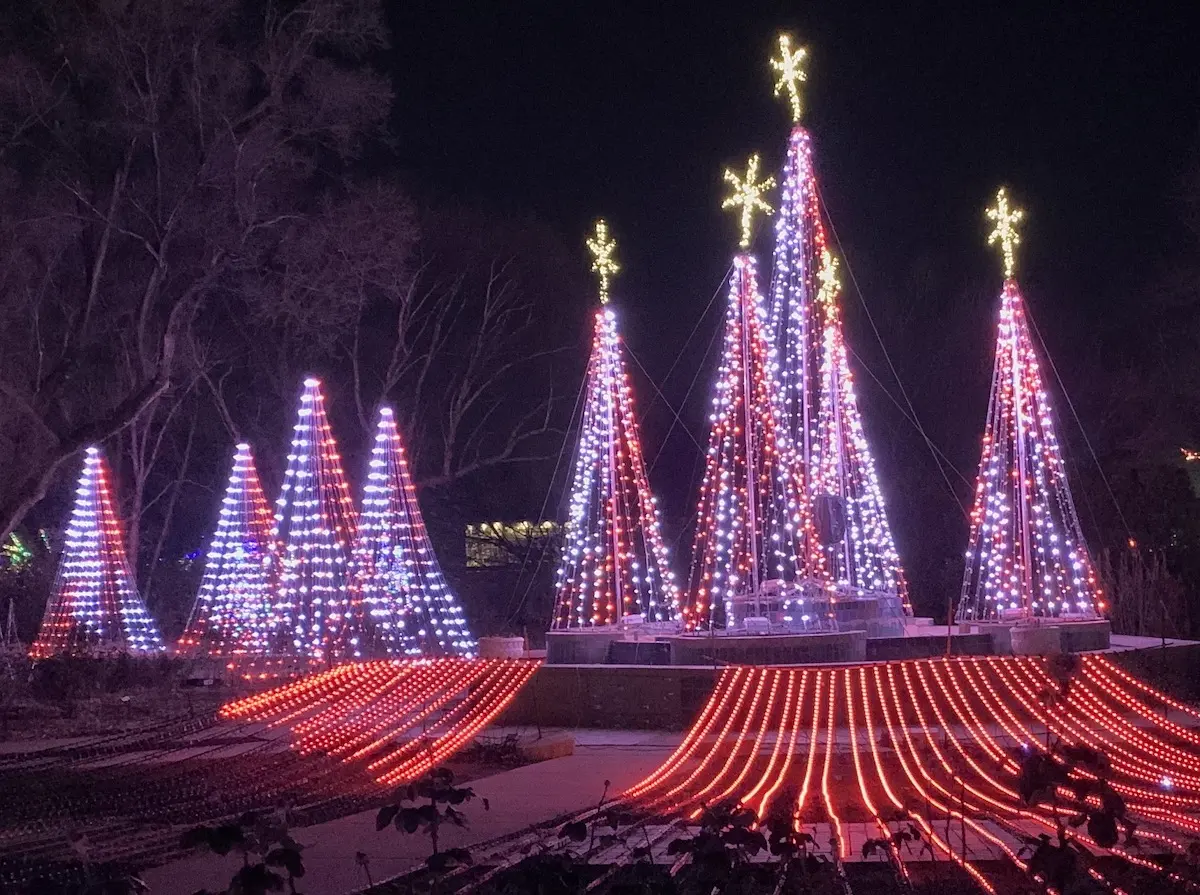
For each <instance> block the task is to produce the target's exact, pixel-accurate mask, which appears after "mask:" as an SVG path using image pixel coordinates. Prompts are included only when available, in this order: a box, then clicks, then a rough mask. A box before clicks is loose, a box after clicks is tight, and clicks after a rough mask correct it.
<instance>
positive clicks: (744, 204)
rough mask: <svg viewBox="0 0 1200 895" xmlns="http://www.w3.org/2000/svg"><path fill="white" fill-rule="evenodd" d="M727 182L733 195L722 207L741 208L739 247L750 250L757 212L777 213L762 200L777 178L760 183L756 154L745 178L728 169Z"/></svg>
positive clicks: (747, 168) (747, 164) (749, 163)
mask: <svg viewBox="0 0 1200 895" xmlns="http://www.w3.org/2000/svg"><path fill="white" fill-rule="evenodd" d="M725 182H726V183H727V184H729V185H730V186H732V187H733V195H731V196H728V197H726V199H725V201H724V202H722V203H721V207H722V208H741V210H742V211H741V214H742V239H741V241H740V242H739V243H738V246H739V247H740V248H743V249H748V248H750V234H751V232H752V231H753V229H754V213H755V212H756V211H761V212H762V213H763V214H766V215H770V214H774V213H775V209H774V208H772V207H771V206H770V205H768V204H767V203H766V201H765V200H764V199H763V198H762V194H763V193H765V192H766V191H767V190H769V189H773V188H774V186H775V178H774V177H768V178H767V179H766V180H764V181H762V182H761V183H759V182H758V153H757V152H756V153H754V155H752V156H750V161H749V162H747V163H746V174H745V176H744V177H738V176H737V175H736V174H734V173H733V172H732V171H730V170H729V169H728V168H726V169H725Z"/></svg>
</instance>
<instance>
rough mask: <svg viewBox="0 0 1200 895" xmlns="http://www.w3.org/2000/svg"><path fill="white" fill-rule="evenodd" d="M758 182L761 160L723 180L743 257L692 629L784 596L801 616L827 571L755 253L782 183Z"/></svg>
mask: <svg viewBox="0 0 1200 895" xmlns="http://www.w3.org/2000/svg"><path fill="white" fill-rule="evenodd" d="M757 175H758V157H757V156H753V157H752V158H751V159H750V164H749V167H748V168H747V172H746V176H745V177H744V178H741V177H738V176H737V175H735V174H733V172H731V171H728V170H727V171H726V172H725V180H726V182H728V183H729V184H730V185H731V186H732V187H733V189H734V193H733V195H732V196H730V197H729V198H728V199H726V200H725V202H724V205H723V207H725V208H736V209H738V210H739V213H740V215H741V242H740V248H741V249H742V251H741V253H739V254H738V255H737V256H735V258H734V261H733V276H732V278H731V280H730V285H729V306H728V309H727V311H726V316H725V332H724V342H723V350H722V355H721V363H720V367H719V370H718V373H717V382H716V387H715V389H714V394H713V403H712V413H711V415H710V416H709V422H710V430H709V443H708V451H707V456H706V461H705V471H704V481H703V484H702V485H701V490H700V501H699V505H698V510H697V518H696V534H695V541H694V544H693V551H692V566H691V576H690V593H691V594H692V603H691V605H690V606H689V608H688V611H687V619H686V621H687V624H688V627H689V628H692V629H695V628H697V627H701V626H705V625H717V626H720V625H725V626H732V625H734V624H736V623H738V621H740V619H739V618H738V616H739V615H741V616H743V617H744V616H750V615H753V616H759V615H761V614H762V612H763V608H764V607H763V597H764V596H767V595H770V597H771V598H772V600H773V599H774V597H775V595H776V593H778V592H779V591H780V589H781V588H782V589H783V590H786V591H787V593H786V594H784V595H783V597H782V599H783V601H784V602H786V603H788V604H791V606H792V608H794V609H795V610H796V612H797V614H802V613H803V612H804V598H803V596H802V592H801V590H800V589H799V586H800V585H801V584H802V582H804V580H805V579H812V578H814V577H819V574H820V571H821V569H820V564H821V558H820V555H819V553H818V552H817V551H816V539H815V534H816V532H815V529H814V525H813V518H812V512H811V504H810V502H809V499H808V495H807V491H806V488H805V484H804V476H803V469H802V468H801V466H800V465H799V464H798V463H797V462H796V460H795V457H794V451H793V446H792V443H791V440H790V438H789V436H788V433H787V429H786V427H785V426H784V425H783V420H782V413H781V406H780V400H779V385H778V383H777V382H776V381H775V379H774V374H775V369H776V362H775V357H774V351H773V349H772V347H771V343H770V341H769V339H768V337H767V328H766V322H767V321H766V312H765V309H764V306H763V305H764V303H763V298H762V295H761V294H760V292H759V289H758V274H757V262H756V261H755V258H754V256H753V255H751V254H750V253H749V252H748V251H747V250H748V249H749V247H750V233H751V225H752V221H753V215H754V213H755V212H756V211H762V212H765V213H769V212H770V211H771V208H770V206H769V205H767V204H766V202H764V201H763V199H762V197H761V194H762V193H763V192H764V191H765V190H767V189H770V187H771V186H772V185H773V184H774V181H773V180H772V179H770V178H768V179H767V180H766V181H764V182H761V183H759V182H756V178H757ZM802 617H803V618H804V621H807V620H808V619H807V617H806V616H802Z"/></svg>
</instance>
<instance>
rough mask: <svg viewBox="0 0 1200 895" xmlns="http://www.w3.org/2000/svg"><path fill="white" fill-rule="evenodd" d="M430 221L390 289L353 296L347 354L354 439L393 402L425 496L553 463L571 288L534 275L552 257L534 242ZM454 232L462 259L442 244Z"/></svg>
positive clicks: (550, 274)
mask: <svg viewBox="0 0 1200 895" xmlns="http://www.w3.org/2000/svg"><path fill="white" fill-rule="evenodd" d="M432 217H433V219H432V220H430V219H429V217H427V218H426V220H425V221H424V222H423V223H424V225H425V232H423V234H422V237H421V244H420V247H419V249H418V253H417V256H416V258H415V259H414V261H413V263H412V264H411V265H410V268H409V271H410V272H409V273H408V274H407V276H406V279H405V280H404V282H403V283H399V284H397V285H398V286H399V288H394V289H386V288H385V289H382V290H375V291H374V292H372V291H370V290H365V291H363V292H362V293H360V294H361V296H362V303H361V305H360V309H359V319H358V323H357V326H356V328H355V334H354V339H353V345H352V347H351V351H350V361H351V369H352V374H353V381H354V392H355V402H356V409H357V412H358V417H359V421H360V423H361V425H362V427H363V430H364V431H370V430H371V428H372V427H373V425H374V410H375V407H376V405H377V404H378V403H381V402H382V401H391V402H393V403H395V404H396V405H397V411H398V413H399V415H400V423H401V427H402V430H403V432H404V434H405V439H406V442H407V443H408V444H409V453H410V455H411V460H412V463H413V466H414V467H415V468H416V469H417V471H418V483H419V485H420V486H421V487H423V488H424V487H442V486H446V485H450V484H453V483H456V482H459V481H461V480H463V479H466V478H468V477H470V476H474V475H476V474H479V473H483V472H486V471H488V470H495V469H497V468H500V467H504V466H506V465H510V464H515V463H530V462H537V461H540V460H546V459H551V458H553V456H555V455H556V454H557V451H558V449H559V447H560V444H561V435H562V432H563V429H564V421H563V420H562V419H561V412H562V409H563V408H562V406H561V405H562V402H561V401H560V400H559V398H560V397H561V396H560V395H558V394H556V392H555V388H554V385H555V381H556V379H560V378H568V379H569V378H571V377H563V375H562V374H563V373H564V371H563V370H562V369H560V368H558V367H557V366H556V365H555V363H554V359H555V358H556V357H557V356H559V355H560V354H562V353H563V352H564V351H568V350H574V349H575V348H576V347H577V346H574V345H569V344H567V343H569V342H570V341H571V340H570V339H569V337H566V336H565V334H564V332H563V331H562V328H561V327H560V326H558V325H557V324H556V322H555V321H557V320H560V319H561V318H562V317H563V315H562V314H561V313H558V314H556V313H555V312H554V307H555V304H556V303H566V304H569V302H565V301H564V294H566V295H570V294H571V293H572V292H573V284H572V283H571V282H570V278H569V277H568V278H565V279H563V280H559V279H558V277H557V276H556V271H554V270H553V265H552V264H551V265H550V267H551V269H550V270H546V269H540V268H539V266H540V265H545V264H546V263H547V262H546V259H547V257H548V256H549V255H552V254H553V252H547V251H545V249H544V248H542V247H540V246H539V247H537V248H535V247H534V246H533V245H531V244H530V241H532V242H537V241H538V239H539V236H538V235H536V234H535V235H533V236H532V237H530V238H529V240H527V241H526V243H525V244H523V245H518V246H513V245H511V244H505V243H504V241H502V240H497V239H494V238H492V237H491V236H490V235H489V232H488V231H489V228H490V227H493V226H494V225H493V224H491V223H489V222H487V221H485V220H483V219H482V218H481V217H480V216H477V215H466V218H467V223H466V224H464V222H463V215H462V214H461V213H460V214H459V215H455V214H450V215H449V218H450V219H451V220H450V223H449V224H447V223H446V220H445V218H440V219H439V218H438V217H437V216H432ZM462 226H467V227H469V228H470V229H471V232H472V233H474V234H476V238H475V241H474V242H473V243H472V245H471V246H470V248H464V247H463V246H461V245H455V244H454V240H453V239H451V240H449V244H448V245H447V244H446V243H445V242H442V241H440V240H439V238H438V237H439V235H440V234H439V233H438V232H437V231H439V230H441V229H443V228H447V227H449V228H450V229H451V230H453V229H455V228H458V227H462ZM440 242H441V244H439V243H440ZM533 268H539V269H537V270H536V271H534V270H533ZM539 278H541V280H539ZM546 280H549V281H550V282H551V283H553V285H550V284H549V283H547V282H546ZM373 296H374V297H375V299H376V300H372V297H373ZM579 306H580V307H582V306H583V305H582V303H580V304H579ZM384 321H386V322H387V323H388V325H387V326H386V327H385V326H381V325H380V324H381V322H384ZM566 391H568V390H567V389H563V392H564V393H565V392H566ZM572 394H573V392H572Z"/></svg>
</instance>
